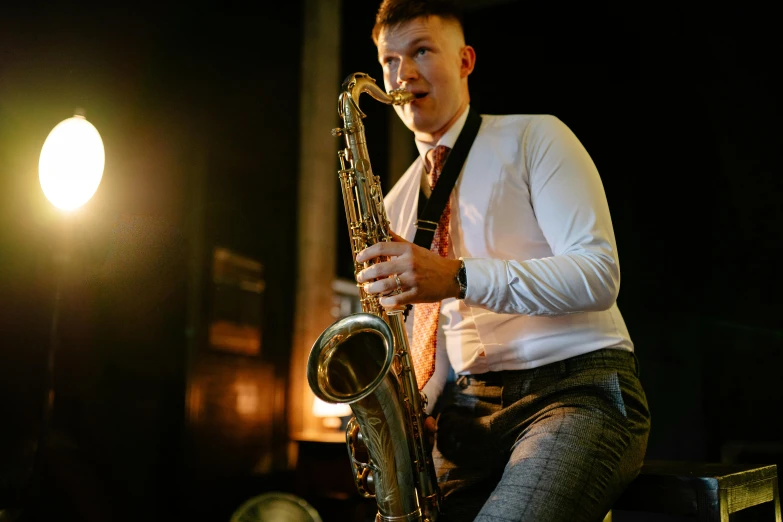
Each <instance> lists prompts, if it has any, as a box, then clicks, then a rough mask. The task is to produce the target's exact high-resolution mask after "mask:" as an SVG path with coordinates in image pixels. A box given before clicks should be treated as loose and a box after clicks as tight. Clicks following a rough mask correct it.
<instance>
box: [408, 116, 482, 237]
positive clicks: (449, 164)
mask: <svg viewBox="0 0 783 522" xmlns="http://www.w3.org/2000/svg"><path fill="white" fill-rule="evenodd" d="M479 127H481V115H480V114H479V113H478V112H477V111H476V110H474V109H473V107H471V108H470V110H469V111H468V118H467V119H466V120H465V125H464V126H463V127H462V131H461V132H460V133H459V137H458V138H457V142H456V143H455V144H454V148H453V149H451V152H450V153H449V156H448V158H446V163H445V164H444V165H443V170H442V171H441V173H440V176H439V177H438V182H437V183H436V184H435V188H434V189H433V190H432V194H431V195H430V199H429V200H428V201H427V204H426V205H425V206H424V209H423V210H421V208H422V207H421V205H419V209H420V211H419V213H418V219H417V220H416V236H415V237H414V238H413V242H414V243H416V244H417V245H419V246H421V247H424V248H426V249H429V248H430V247H431V246H432V239H433V238H434V237H435V230H436V229H437V228H438V221H440V217H441V215H442V214H443V210H444V209H445V208H446V203H447V202H448V200H449V197H450V196H451V191H452V189H453V188H454V184H455V183H456V182H457V178H458V177H459V173H460V171H462V165H464V164H465V159H467V157H468V152H470V147H471V146H472V145H473V140H474V139H476V134H478V131H479Z"/></svg>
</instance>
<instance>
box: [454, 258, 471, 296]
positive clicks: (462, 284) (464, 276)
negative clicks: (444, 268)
mask: <svg viewBox="0 0 783 522" xmlns="http://www.w3.org/2000/svg"><path fill="white" fill-rule="evenodd" d="M456 279H457V284H458V285H459V296H458V297H457V299H465V294H467V293H468V273H467V272H466V271H465V261H464V260H463V259H460V260H459V270H457V277H456Z"/></svg>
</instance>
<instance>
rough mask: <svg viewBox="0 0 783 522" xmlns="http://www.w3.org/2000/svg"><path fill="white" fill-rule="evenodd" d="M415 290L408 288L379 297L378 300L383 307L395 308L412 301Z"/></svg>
mask: <svg viewBox="0 0 783 522" xmlns="http://www.w3.org/2000/svg"><path fill="white" fill-rule="evenodd" d="M414 296H415V292H413V291H411V290H408V291H407V292H403V293H401V294H397V295H390V296H388V297H381V299H380V300H379V302H380V303H381V306H382V307H384V308H387V309H388V308H397V307H400V306H404V305H406V304H408V303H412V302H413V298H414Z"/></svg>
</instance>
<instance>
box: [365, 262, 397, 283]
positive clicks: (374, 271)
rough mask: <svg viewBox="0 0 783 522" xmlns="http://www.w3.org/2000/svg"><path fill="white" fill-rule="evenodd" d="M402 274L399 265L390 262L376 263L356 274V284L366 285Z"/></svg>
mask: <svg viewBox="0 0 783 522" xmlns="http://www.w3.org/2000/svg"><path fill="white" fill-rule="evenodd" d="M401 272H403V270H402V268H401V266H400V264H399V263H395V262H394V260H392V261H384V262H383V263H376V264H374V265H372V266H369V267H367V268H365V269H364V270H362V271H361V272H359V273H358V274H356V281H357V282H358V283H366V282H367V281H374V280H376V279H381V278H383V277H389V276H395V275H398V274H400V273H401Z"/></svg>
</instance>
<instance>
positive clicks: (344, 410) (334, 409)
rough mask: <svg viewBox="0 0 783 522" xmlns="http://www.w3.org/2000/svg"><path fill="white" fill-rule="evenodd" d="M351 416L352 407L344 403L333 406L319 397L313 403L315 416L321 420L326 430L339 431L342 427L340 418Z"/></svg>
mask: <svg viewBox="0 0 783 522" xmlns="http://www.w3.org/2000/svg"><path fill="white" fill-rule="evenodd" d="M348 415H351V407H350V406H349V405H347V404H344V403H337V404H332V403H330V402H326V401H323V400H321V399H319V398H318V397H315V398H314V401H313V416H314V417H319V418H321V419H322V420H321V422H322V423H323V425H324V428H329V429H333V430H334V429H339V428H340V426H342V420H340V417H347V416H348Z"/></svg>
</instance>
